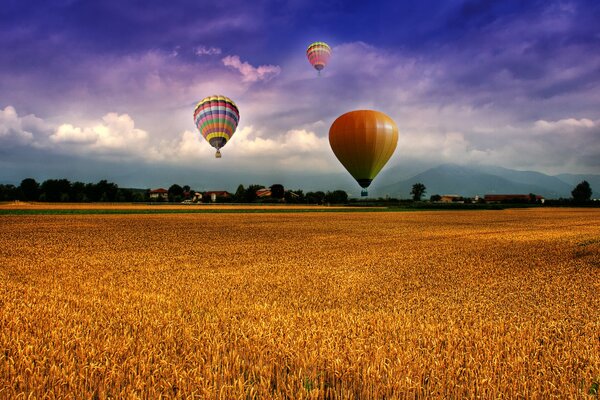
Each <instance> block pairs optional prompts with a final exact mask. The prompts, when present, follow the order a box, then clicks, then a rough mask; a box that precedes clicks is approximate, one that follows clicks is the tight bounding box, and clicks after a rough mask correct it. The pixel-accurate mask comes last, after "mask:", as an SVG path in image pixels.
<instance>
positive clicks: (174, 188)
mask: <svg viewBox="0 0 600 400" xmlns="http://www.w3.org/2000/svg"><path fill="white" fill-rule="evenodd" d="M168 196H169V201H175V202H179V201H181V199H182V198H183V188H182V187H181V186H179V185H178V184H176V183H175V184H173V185H171V187H169V193H168Z"/></svg>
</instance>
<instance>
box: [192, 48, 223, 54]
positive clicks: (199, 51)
mask: <svg viewBox="0 0 600 400" xmlns="http://www.w3.org/2000/svg"><path fill="white" fill-rule="evenodd" d="M195 53H196V55H197V56H213V55H218V54H221V49H220V48H218V47H206V46H198V47H196V49H195Z"/></svg>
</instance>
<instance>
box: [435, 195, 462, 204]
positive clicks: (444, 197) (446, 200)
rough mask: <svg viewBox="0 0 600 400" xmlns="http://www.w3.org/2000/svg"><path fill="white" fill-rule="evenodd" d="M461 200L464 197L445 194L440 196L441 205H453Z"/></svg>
mask: <svg viewBox="0 0 600 400" xmlns="http://www.w3.org/2000/svg"><path fill="white" fill-rule="evenodd" d="M459 199H462V196H459V195H457V194H443V195H441V196H440V203H452V202H457V201H459Z"/></svg>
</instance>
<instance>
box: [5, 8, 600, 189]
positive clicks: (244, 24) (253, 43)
mask: <svg viewBox="0 0 600 400" xmlns="http://www.w3.org/2000/svg"><path fill="white" fill-rule="evenodd" d="M598 21H600V2H598V1H597V0H573V1H568V0H565V1H556V0H544V1H536V0H530V1H516V0H501V1H500V0H498V1H482V0H449V1H441V0H438V1H433V0H421V1H416V0H415V1H398V0H389V1H342V0H333V1H328V0H322V1H318V2H317V1H308V0H290V1H283V0H281V1H279V0H256V1H246V0H240V1H237V0H231V1H227V0H224V1H217V2H215V1H204V0H171V1H168V2H165V1H162V0H143V1H142V0H129V1H126V0H104V1H91V0H53V1H46V0H30V1H21V0H4V1H3V2H2V6H1V7H0V48H1V49H2V51H0V183H2V182H5V183H16V184H18V183H19V182H20V181H21V179H23V178H26V177H33V178H35V179H38V180H40V181H41V180H44V179H48V178H62V177H66V178H68V179H71V180H80V181H84V182H95V181H98V180H99V179H108V180H109V181H112V182H115V183H117V184H119V186H122V187H142V188H143V187H158V186H163V187H164V186H167V187H168V185H170V184H172V183H179V184H182V185H183V184H191V185H193V186H194V187H197V188H198V189H211V188H212V189H217V188H225V189H230V190H232V189H235V187H237V184H239V183H242V184H246V185H247V184H252V183H262V184H267V185H268V184H271V183H273V182H275V181H277V182H279V183H283V184H284V185H289V184H299V183H301V182H310V181H311V180H318V179H336V178H335V177H337V176H344V177H345V176H346V174H345V170H344V169H343V167H342V165H341V164H340V163H339V162H338V161H337V160H336V159H335V156H334V155H333V152H332V151H331V148H330V146H329V141H328V132H329V127H330V126H331V124H332V123H333V121H334V120H335V119H336V118H337V117H338V116H339V115H341V114H343V113H345V112H348V111H352V110H358V109H374V110H378V111H382V112H384V113H386V114H388V115H389V116H390V117H392V119H394V121H395V122H396V124H397V126H398V129H399V141H398V147H397V149H396V152H395V154H394V156H393V157H392V158H391V159H390V161H389V162H388V165H387V168H388V169H390V168H391V169H393V171H396V172H395V173H397V174H398V180H400V179H406V178H408V177H409V176H410V174H413V173H417V172H421V170H422V169H423V168H426V167H428V166H429V167H433V166H436V165H439V164H443V163H456V164H468V165H496V166H502V167H506V168H514V169H521V170H535V171H540V172H544V173H548V174H559V173H584V174H600V24H599V23H598ZM314 41H325V42H327V43H328V44H329V45H330V46H331V47H332V58H331V60H330V62H329V64H328V65H327V66H326V68H325V69H324V70H323V71H322V74H321V76H320V77H318V76H317V73H316V71H315V70H314V69H312V67H311V65H310V64H309V63H308V61H307V59H306V54H305V51H306V47H307V46H308V45H309V44H310V43H312V42H314ZM213 94H221V95H225V96H228V97H230V98H231V99H233V100H234V101H235V102H236V103H237V105H238V107H239V109H240V123H239V125H238V127H237V131H236V133H235V134H234V135H233V137H232V139H231V141H230V142H229V143H227V145H226V146H225V147H224V148H223V149H222V154H223V158H221V159H215V157H214V149H213V148H212V147H210V146H209V145H208V143H207V142H206V141H205V140H204V139H203V138H202V136H201V135H200V134H199V133H198V131H197V130H196V128H195V126H194V121H193V117H192V113H193V110H194V107H195V104H196V103H197V102H198V101H199V100H201V99H202V98H204V97H206V96H209V95H213ZM257 179H262V180H263V181H264V182H257V181H256V180H257ZM303 179H304V180H303ZM344 179H346V178H344ZM349 179H350V178H349ZM332 185H335V182H332Z"/></svg>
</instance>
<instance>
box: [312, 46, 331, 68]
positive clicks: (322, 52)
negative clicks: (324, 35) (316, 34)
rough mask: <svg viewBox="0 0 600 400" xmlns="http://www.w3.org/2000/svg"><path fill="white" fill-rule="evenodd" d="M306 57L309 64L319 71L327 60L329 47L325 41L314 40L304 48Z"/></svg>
mask: <svg viewBox="0 0 600 400" xmlns="http://www.w3.org/2000/svg"><path fill="white" fill-rule="evenodd" d="M306 57H308V62H309V63H310V65H312V66H313V67H314V68H315V69H316V70H317V71H319V72H321V70H322V69H323V68H325V66H326V65H327V63H328V62H329V58H330V57H331V47H329V45H328V44H327V43H325V42H314V43H313V44H311V45H310V46H308V49H306Z"/></svg>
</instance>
